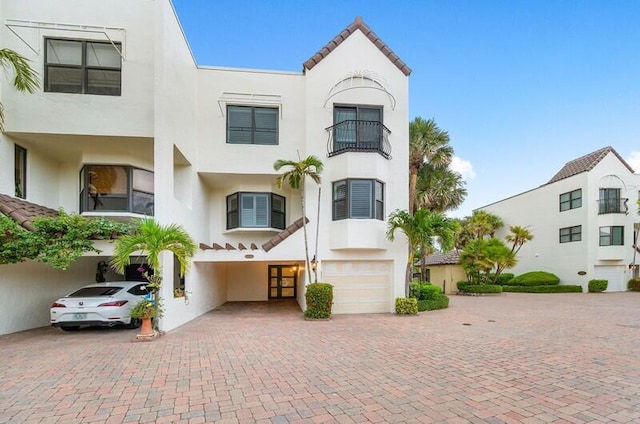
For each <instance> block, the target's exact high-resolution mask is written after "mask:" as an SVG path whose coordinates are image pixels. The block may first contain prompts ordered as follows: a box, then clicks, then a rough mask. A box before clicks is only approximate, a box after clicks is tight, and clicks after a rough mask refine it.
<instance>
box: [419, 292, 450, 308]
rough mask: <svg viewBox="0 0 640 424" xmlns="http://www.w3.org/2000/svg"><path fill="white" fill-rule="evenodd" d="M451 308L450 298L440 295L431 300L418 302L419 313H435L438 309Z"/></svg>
mask: <svg viewBox="0 0 640 424" xmlns="http://www.w3.org/2000/svg"><path fill="white" fill-rule="evenodd" d="M448 307H449V298H448V297H447V296H445V295H444V294H440V295H438V296H436V297H434V298H433V299H430V300H418V311H420V312H422V311H435V310H436V309H446V308H448Z"/></svg>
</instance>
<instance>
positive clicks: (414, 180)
mask: <svg viewBox="0 0 640 424" xmlns="http://www.w3.org/2000/svg"><path fill="white" fill-rule="evenodd" d="M417 184H418V170H417V169H410V170H409V213H410V214H411V215H413V214H414V212H415V211H416V210H415V209H416V186H417Z"/></svg>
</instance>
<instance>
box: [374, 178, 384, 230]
mask: <svg viewBox="0 0 640 424" xmlns="http://www.w3.org/2000/svg"><path fill="white" fill-rule="evenodd" d="M374 184H375V186H376V216H375V218H376V219H379V220H384V186H383V184H382V183H381V182H380V181H375V182H374Z"/></svg>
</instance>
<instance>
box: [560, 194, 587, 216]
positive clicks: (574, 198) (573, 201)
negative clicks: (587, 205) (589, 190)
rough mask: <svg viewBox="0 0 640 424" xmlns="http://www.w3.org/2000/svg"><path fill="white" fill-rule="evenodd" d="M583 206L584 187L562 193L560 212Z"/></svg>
mask: <svg viewBox="0 0 640 424" xmlns="http://www.w3.org/2000/svg"><path fill="white" fill-rule="evenodd" d="M581 207H582V189H580V188H579V189H577V190H573V191H570V192H567V193H562V194H561V195H560V212H564V211H568V210H569V209H577V208H581Z"/></svg>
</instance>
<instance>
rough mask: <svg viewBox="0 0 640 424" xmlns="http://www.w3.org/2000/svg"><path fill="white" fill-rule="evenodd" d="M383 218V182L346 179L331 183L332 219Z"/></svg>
mask: <svg viewBox="0 0 640 424" xmlns="http://www.w3.org/2000/svg"><path fill="white" fill-rule="evenodd" d="M347 218H354V219H379V220H384V184H383V183H381V182H380V181H378V180H363V179H347V180H342V181H336V182H334V183H333V220H334V221H338V220H341V219H347Z"/></svg>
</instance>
